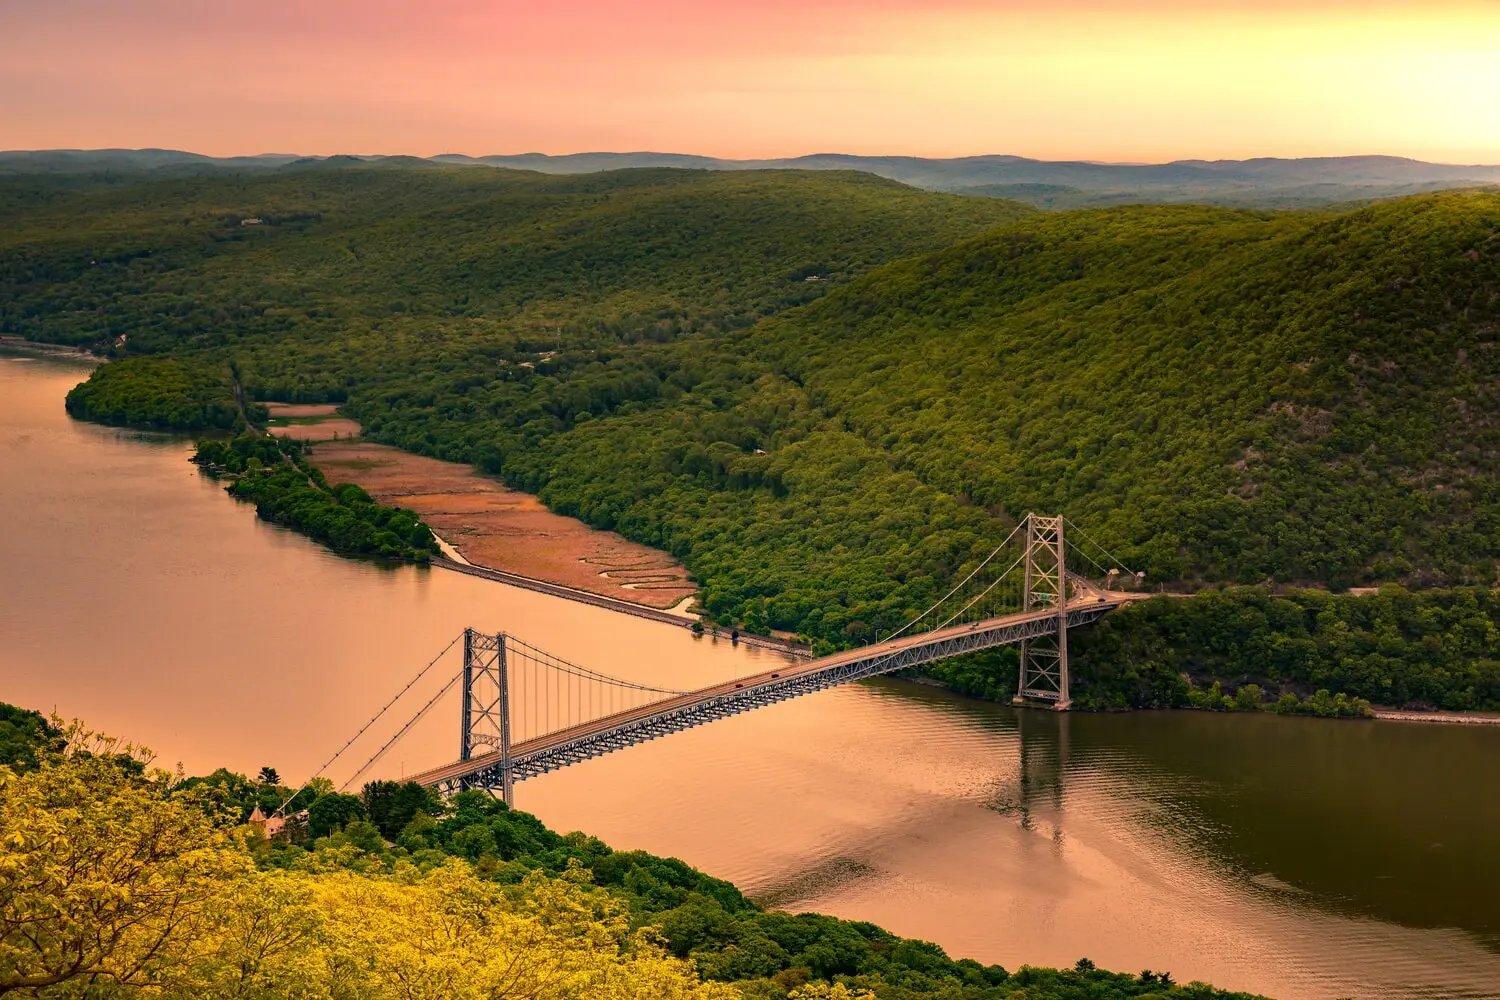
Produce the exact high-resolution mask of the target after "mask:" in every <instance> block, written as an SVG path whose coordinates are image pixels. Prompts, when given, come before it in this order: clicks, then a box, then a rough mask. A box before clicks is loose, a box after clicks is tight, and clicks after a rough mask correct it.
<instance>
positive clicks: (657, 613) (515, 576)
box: [429, 556, 812, 659]
mask: <svg viewBox="0 0 1500 1000" xmlns="http://www.w3.org/2000/svg"><path fill="white" fill-rule="evenodd" d="M429 565H431V566H435V567H437V568H438V569H446V570H449V571H451V572H455V573H463V574H465V575H467V576H476V577H479V578H480V579H483V580H493V581H494V582H496V583H504V584H508V585H510V586H512V587H520V588H522V589H523V590H534V591H537V592H538V593H542V594H549V595H551V596H553V597H559V598H562V599H563V600H568V601H577V602H578V603H580V604H589V605H592V606H593V607H596V608H603V609H605V610H606V611H614V612H616V613H618V614H624V615H634V616H635V617H637V618H645V619H647V620H649V621H654V622H659V623H661V624H663V625H671V626H674V627H677V628H686V629H690V630H691V629H692V628H693V626H694V625H702V627H703V631H702V632H701V633H698V634H700V635H705V636H712V637H714V638H718V639H729V640H730V641H731V642H737V643H741V644H743V645H746V646H755V647H757V648H760V649H769V650H773V651H775V652H778V653H785V654H787V655H788V656H796V657H801V658H804V659H806V658H810V657H811V656H812V650H810V649H808V648H807V647H806V646H800V645H796V644H794V643H790V642H785V641H783V640H780V639H774V638H771V637H768V636H762V635H752V634H750V633H746V632H741V633H739V635H738V637H735V636H734V635H733V633H732V631H731V630H727V629H722V628H719V627H718V626H715V625H709V624H706V623H704V622H702V621H700V620H699V619H697V618H694V617H691V616H689V615H687V614H683V613H678V612H674V611H671V610H665V611H664V610H662V609H660V608H653V607H648V606H647V605H644V604H635V603H632V602H630V601H626V600H621V599H620V598H617V597H609V596H607V595H605V594H594V593H590V592H589V591H586V590H578V589H575V588H573V587H568V586H564V585H563V584H560V583H552V582H551V581H549V580H539V579H537V578H536V577H531V576H524V575H522V574H520V573H513V572H510V571H509V570H503V569H495V568H494V567H493V566H480V565H477V564H475V563H472V562H467V561H466V562H458V561H456V560H454V559H451V558H449V557H448V556H435V557H434V558H433V559H432V561H431V562H430V563H429Z"/></svg>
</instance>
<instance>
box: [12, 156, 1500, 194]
mask: <svg viewBox="0 0 1500 1000" xmlns="http://www.w3.org/2000/svg"><path fill="white" fill-rule="evenodd" d="M321 159H325V158H321V157H298V156H295V155H291V154H266V155H263V156H240V157H230V158H224V159H218V158H214V157H207V156H201V155H199V154H196V153H183V152H177V151H174V150H160V149H147V150H119V149H109V150H45V151H37V152H9V153H0V174H5V173H29V172H37V171H59V172H74V173H76V172H88V171H104V170H116V171H118V170H156V171H162V172H175V173H192V172H198V171H202V170H205V169H214V168H219V167H230V168H237V169H258V168H265V169H271V168H277V167H283V166H286V165H288V164H293V163H295V164H297V165H307V164H308V163H311V162H316V161H318V160H321ZM329 159H333V160H335V161H338V162H349V161H352V160H358V161H362V162H365V163H369V164H371V165H382V164H383V165H387V166H412V165H415V164H420V163H422V162H424V161H422V160H420V159H419V158H417V157H410V156H361V157H348V156H340V157H333V158H329ZM425 162H434V163H444V164H452V165H480V164H482V165H487V166H494V167H509V168H512V169H518V170H535V171H538V172H541V173H548V174H582V173H594V172H598V171H605V170H619V169H626V168H640V167H652V168H657V167H672V168H683V169H699V170H764V169H798V170H859V171H864V172H866V173H872V174H876V175H877V176H880V177H886V178H889V179H891V180H896V181H900V182H902V183H904V184H911V185H913V186H915V187H923V188H928V189H930V190H935V191H953V192H962V193H966V194H975V195H985V196H992V197H1005V198H1016V199H1019V200H1022V201H1026V202H1028V203H1030V204H1033V205H1036V206H1038V207H1043V208H1078V207H1087V206H1099V205H1111V204H1122V203H1129V202H1143V201H1144V202H1196V203H1203V204H1225V205H1238V206H1246V207H1271V208H1275V207H1314V206H1321V205H1331V204H1337V203H1340V202H1351V201H1368V200H1373V199H1378V198H1390V197H1397V196H1401V195H1407V194H1416V193H1422V192H1426V191H1433V190H1439V189H1447V188H1462V187H1475V186H1480V185H1489V184H1500V165H1473V166H1460V165H1450V164H1441V163H1424V162H1422V161H1419V160H1410V159H1405V158H1402V157H1395V156H1339V157H1312V158H1305V159H1275V158H1259V159H1251V160H1179V161H1175V162H1172V163H1159V164H1119V163H1092V162H1087V161H1079V160H1072V161H1066V160H1065V161H1048V160H1032V159H1027V158H1025V157H1020V156H1002V155H992V156H967V157H958V158H954V159H928V158H923V157H912V156H853V155H848V154H843V153H819V154H814V155H810V156H798V157H788V158H783V159H770V160H724V159H715V158H713V157H706V156H694V155H691V154H683V153H653V152H638V153H608V152H598V153H573V154H569V155H564V156H548V155H545V154H542V153H521V154H514V155H502V156H481V157H471V156H465V155H462V154H456V153H448V154H442V155H438V156H434V157H432V158H431V159H430V161H425Z"/></svg>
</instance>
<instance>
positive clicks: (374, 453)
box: [272, 407, 697, 608]
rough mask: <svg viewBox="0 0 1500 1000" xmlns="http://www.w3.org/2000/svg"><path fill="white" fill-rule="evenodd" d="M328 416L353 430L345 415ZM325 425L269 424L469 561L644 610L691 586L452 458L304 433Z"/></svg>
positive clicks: (629, 547)
mask: <svg viewBox="0 0 1500 1000" xmlns="http://www.w3.org/2000/svg"><path fill="white" fill-rule="evenodd" d="M296 409H299V410H300V409H311V407H296ZM328 410H329V412H331V411H332V408H331V407H330V408H328ZM276 415H277V414H276V413H275V411H273V416H276ZM306 416H315V414H307V415H306ZM335 419H337V420H339V421H340V422H342V423H348V424H351V425H353V426H354V429H355V433H356V434H357V433H358V431H359V425H358V424H355V423H354V421H352V420H347V421H346V420H344V418H341V417H340V418H335ZM324 426H326V424H323V423H318V424H291V425H287V426H283V427H275V428H272V431H273V433H283V434H288V435H289V436H293V437H301V438H304V439H306V440H311V441H315V442H316V443H315V444H314V445H313V453H312V458H313V462H314V463H315V464H316V465H317V466H318V468H320V469H322V470H323V474H324V475H325V476H327V477H328V481H329V482H330V483H355V484H357V485H359V486H361V487H363V488H364V489H365V490H366V491H367V492H368V493H369V494H370V495H371V496H373V497H375V499H377V500H380V501H382V502H384V503H389V504H393V505H395V506H399V507H405V508H407V509H409V510H414V511H416V512H417V513H418V514H419V515H420V516H421V518H422V520H424V521H426V522H427V524H428V525H429V526H430V527H431V528H432V530H433V531H435V532H437V533H438V534H439V535H441V536H442V538H443V540H444V541H446V542H448V543H449V544H450V545H452V546H453V547H454V548H456V549H457V550H458V551H459V552H460V553H461V554H462V555H463V557H464V558H465V559H467V560H468V561H469V562H471V563H474V564H476V565H478V566H488V567H491V568H493V569H500V570H505V571H507V572H510V573H517V574H519V575H521V576H529V577H533V578H535V579H538V580H545V581H547V582H548V583H558V584H562V585H563V586H565V587H573V588H575V589H577V590H586V591H588V592H589V593H592V594H603V595H604V596H606V597H613V598H616V599H618V600H622V601H631V602H633V603H635V604H643V605H645V606H647V607H651V608H671V607H674V606H676V605H677V604H679V603H680V602H681V601H682V600H683V599H684V598H687V597H691V596H692V595H693V594H694V593H696V592H697V588H696V587H694V586H693V584H692V582H691V581H690V580H689V578H688V573H687V570H685V569H683V568H682V566H680V565H679V564H678V563H677V562H676V561H675V560H673V559H672V558H671V557H670V556H668V555H666V554H665V553H662V552H658V551H657V550H655V549H651V548H647V547H646V546H644V545H638V544H636V543H635V542H632V541H629V540H627V539H625V538H622V537H620V536H619V535H617V534H615V533H614V532H612V531H599V530H597V529H594V528H591V527H589V526H588V525H586V524H584V523H583V522H582V521H578V520H575V519H573V518H571V517H564V516H563V515H561V514H554V513H553V512H552V511H550V510H548V509H547V508H546V507H544V506H543V505H542V502H541V501H540V500H538V499H537V498H536V497H534V496H532V495H530V494H529V493H521V492H518V491H516V490H512V489H510V488H508V487H507V486H505V485H504V484H503V483H501V482H499V481H498V480H496V479H492V478H490V477H488V476H484V475H481V474H479V473H478V472H476V471H475V470H474V469H472V468H470V467H469V466H466V465H460V464H458V463H457V462H444V461H440V460H439V459H435V458H425V457H423V456H421V455H412V454H410V453H408V452H404V451H400V450H398V449H396V448H392V447H389V446H387V445H383V444H375V443H373V442H369V441H363V440H359V439H351V438H350V437H349V436H348V435H345V434H341V435H340V438H339V440H332V436H333V435H332V434H329V435H328V436H327V437H322V436H311V435H309V434H306V433H304V432H306V431H318V430H321V429H322V428H323V427H324Z"/></svg>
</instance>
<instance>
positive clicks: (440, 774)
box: [408, 586, 1144, 786]
mask: <svg viewBox="0 0 1500 1000" xmlns="http://www.w3.org/2000/svg"><path fill="white" fill-rule="evenodd" d="M1142 596H1144V595H1140V594H1126V593H1118V592H1106V591H1102V590H1099V589H1097V588H1095V587H1092V586H1090V587H1087V588H1086V592H1085V594H1084V595H1082V596H1080V597H1078V598H1075V599H1074V600H1072V601H1069V603H1068V606H1067V609H1066V613H1067V614H1068V616H1069V617H1070V618H1076V617H1077V616H1078V615H1080V614H1083V615H1086V616H1087V617H1086V618H1085V619H1084V620H1088V621H1091V620H1093V618H1094V617H1097V616H1098V615H1101V614H1103V613H1104V612H1106V611H1109V610H1112V609H1114V608H1117V607H1119V606H1120V605H1122V604H1126V603H1128V602H1130V601H1133V600H1138V599H1140V597H1142ZM1057 617H1058V612H1057V611H1056V610H1055V609H1044V610H1040V611H1026V612H1020V613H1017V614H1012V615H1005V616H1002V617H999V618H990V619H985V620H983V621H979V622H975V623H972V624H965V625H953V626H950V627H948V628H944V629H936V630H933V631H930V632H921V633H918V634H916V635H911V636H906V637H903V638H900V639H892V640H889V641H887V642H884V643H878V644H876V645H873V646H861V647H859V648H858V649H851V650H847V651H845V652H842V653H834V654H832V655H830V656H824V657H820V658H818V659H816V660H809V661H806V662H803V663H796V664H789V665H786V666H782V667H778V668H776V669H775V670H767V671H764V672H762V673H759V674H752V675H750V676H748V677H738V678H735V679H733V680H729V681H724V682H723V683H720V684H713V685H710V686H709V687H705V688H701V689H699V690H697V691H690V692H688V693H686V694H681V695H676V696H674V697H670V698H663V699H661V700H660V701H654V702H651V703H650V704H647V705H642V706H640V707H639V708H633V709H628V710H626V711H623V712H617V713H615V714H613V715H606V716H602V717H600V718H597V719H592V720H590V721H588V722H584V723H580V724H579V725H576V726H571V727H568V728H566V729H560V730H558V731H556V732H553V733H548V734H546V735H544V736H539V737H536V738H535V739H530V740H527V741H525V742H522V743H515V744H512V746H511V748H510V749H511V760H512V762H513V763H514V764H517V765H520V764H524V763H525V762H527V761H542V760H545V758H547V757H548V756H549V755H551V754H554V753H556V752H558V751H562V750H565V749H567V748H572V747H582V746H584V745H586V744H589V743H590V742H599V741H606V742H607V741H608V738H609V737H610V736H611V734H616V733H624V732H627V731H630V730H640V731H642V732H643V733H645V731H646V730H648V729H652V731H651V732H649V733H645V734H644V735H641V736H640V737H639V738H634V739H628V740H627V741H626V744H627V745H628V743H634V742H642V741H643V740H645V739H651V738H654V737H655V736H658V735H662V730H661V726H662V725H666V724H667V723H666V720H668V719H674V718H675V719H683V718H684V717H686V716H690V715H692V714H693V712H694V710H695V709H704V710H707V709H709V708H710V706H712V707H714V711H715V712H716V714H705V717H704V718H701V719H692V720H690V721H686V722H679V723H678V724H676V725H672V726H669V728H668V729H667V730H665V731H671V730H672V729H682V728H688V727H689V726H692V725H698V724H701V722H706V721H711V719H712V718H722V717H723V716H725V715H729V714H734V713H735V712H738V711H744V710H746V709H748V708H751V707H756V706H757V705H759V704H767V703H770V702H771V701H778V700H783V699H784V698H788V697H793V696H795V695H796V694H802V693H809V692H811V691H814V690H819V689H820V687H825V686H833V685H834V684H837V683H843V682H844V681H845V680H856V679H859V678H858V677H856V676H853V675H852V673H851V671H850V670H849V668H851V667H857V666H859V665H862V664H874V666H875V667H876V668H877V669H873V670H870V671H869V672H868V673H867V674H866V676H874V675H876V674H878V673H880V672H882V671H881V670H879V669H878V667H879V666H880V662H879V661H882V660H887V661H889V662H890V664H891V665H890V667H889V669H888V670H887V671H885V672H889V671H894V670H899V669H903V668H905V667H907V666H913V665H915V664H916V663H921V662H928V661H929V660H933V659H940V658H943V656H951V655H955V653H952V652H946V653H943V655H942V656H938V655H933V656H929V657H926V658H923V657H921V656H920V655H918V656H915V657H913V656H911V655H909V654H912V653H917V654H920V653H921V651H923V650H924V649H927V648H929V647H931V648H932V649H933V651H934V652H937V651H939V650H942V649H945V648H947V647H952V646H954V645H955V641H956V640H959V641H961V640H969V641H970V642H971V643H972V648H973V649H979V648H987V647H988V646H994V645H1003V644H1005V643H1006V642H1014V641H1017V640H1018V639H1019V638H1024V637H1025V636H1024V635H1021V634H1017V635H1016V638H1013V639H1011V638H1006V639H1001V638H999V637H1000V636H1002V635H1008V634H1010V633H1015V632H1017V628H1018V627H1021V628H1023V629H1024V627H1025V626H1027V625H1034V624H1040V623H1045V622H1048V621H1049V620H1051V619H1055V618H1057ZM987 636H996V637H997V641H995V642H989V643H985V642H984V641H983V639H984V638H985V637H987ZM956 651H957V652H967V651H970V650H969V649H958V650H956ZM898 654H901V655H898ZM841 674H842V675H848V676H839V675H841ZM836 677H838V679H835V678H836ZM825 678H826V680H827V683H824V684H818V683H817V682H818V681H819V680H820V679H825ZM808 682H811V683H808ZM773 689H775V692H776V693H773ZM782 692H785V693H782ZM739 702H743V703H744V704H743V706H742V707H741V706H739V705H736V704H726V703H739ZM653 722H656V723H659V724H658V725H657V726H656V727H654V729H653V727H652V723H653ZM617 748H618V747H617V746H613V745H611V746H608V747H607V748H605V749H594V750H590V751H587V752H585V751H581V750H580V751H578V752H577V753H575V755H574V756H575V757H576V758H577V759H583V758H586V757H592V756H598V755H599V754H600V753H605V752H608V750H611V749H617ZM568 762H571V761H568ZM498 765H499V754H498V753H497V752H495V751H491V752H487V753H484V754H479V755H476V756H474V757H472V758H470V759H469V760H461V761H454V762H453V763H451V764H446V765H444V766H442V767H437V768H433V769H431V770H429V771H423V772H421V773H419V774H415V775H412V776H411V777H410V778H409V779H408V780H410V781H415V782H418V783H420V784H423V785H433V786H441V785H448V784H452V783H455V782H458V781H460V780H461V779H464V778H469V777H471V776H474V775H477V774H480V773H481V772H485V771H490V770H492V769H494V768H496V767H497V766H498ZM554 766H561V765H560V764H558V765H551V764H539V765H538V766H537V767H535V768H533V769H532V770H530V771H527V770H526V769H525V768H524V767H521V768H519V769H518V771H517V773H516V778H517V779H520V778H523V777H527V776H529V775H530V774H538V773H544V772H545V771H548V770H552V769H553V767H554Z"/></svg>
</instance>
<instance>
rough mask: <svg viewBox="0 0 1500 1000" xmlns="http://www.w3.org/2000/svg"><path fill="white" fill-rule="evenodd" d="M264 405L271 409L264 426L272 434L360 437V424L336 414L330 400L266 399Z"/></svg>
mask: <svg viewBox="0 0 1500 1000" xmlns="http://www.w3.org/2000/svg"><path fill="white" fill-rule="evenodd" d="M266 409H268V410H270V411H271V426H270V427H269V428H267V429H268V430H269V431H270V432H271V433H272V434H279V435H280V436H282V437H290V438H298V439H300V440H302V441H332V440H334V439H336V438H352V437H359V432H360V426H359V424H358V423H356V422H355V421H353V420H350V419H349V418H348V417H341V416H339V415H338V407H337V406H336V405H335V404H333V403H267V404H266Z"/></svg>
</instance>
